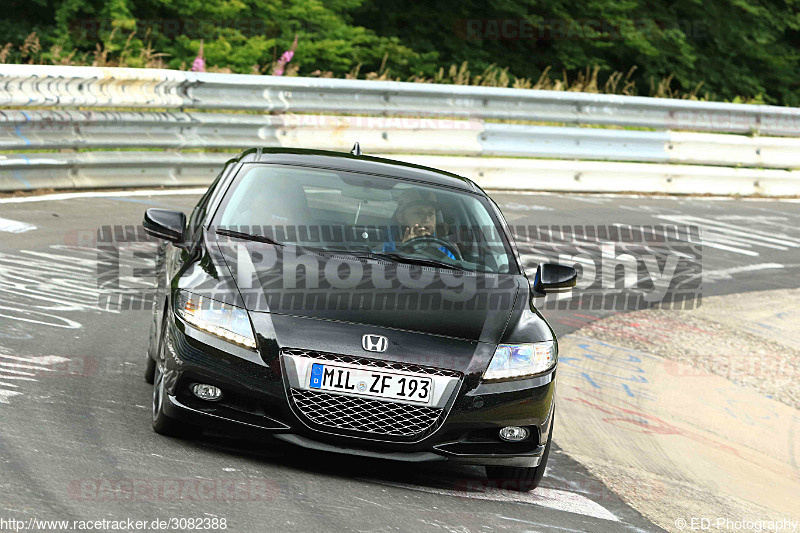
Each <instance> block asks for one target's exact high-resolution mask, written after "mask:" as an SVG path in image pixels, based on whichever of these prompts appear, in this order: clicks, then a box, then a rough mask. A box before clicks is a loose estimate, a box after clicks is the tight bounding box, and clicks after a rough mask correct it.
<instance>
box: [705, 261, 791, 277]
mask: <svg viewBox="0 0 800 533" xmlns="http://www.w3.org/2000/svg"><path fill="white" fill-rule="evenodd" d="M795 266H798V265H781V264H779V263H760V264H757V265H743V266H738V267H732V268H722V269H719V270H706V271H704V272H703V273H702V276H703V281H719V280H722V279H731V278H733V275H734V274H741V273H742V272H755V271H757V270H777V269H783V268H793V267H795Z"/></svg>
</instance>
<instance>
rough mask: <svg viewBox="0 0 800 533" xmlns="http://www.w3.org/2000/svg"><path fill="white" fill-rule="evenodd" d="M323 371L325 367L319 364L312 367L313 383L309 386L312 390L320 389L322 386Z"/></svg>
mask: <svg viewBox="0 0 800 533" xmlns="http://www.w3.org/2000/svg"><path fill="white" fill-rule="evenodd" d="M322 369H323V365H320V364H318V363H314V364H312V365H311V382H310V383H309V384H308V386H309V387H311V388H312V389H318V388H320V387H321V386H322Z"/></svg>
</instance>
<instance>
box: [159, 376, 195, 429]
mask: <svg viewBox="0 0 800 533" xmlns="http://www.w3.org/2000/svg"><path fill="white" fill-rule="evenodd" d="M154 363H155V362H154ZM165 401H167V392H166V387H165V384H164V373H163V372H162V371H161V365H159V364H157V363H155V369H154V371H153V431H155V432H156V433H158V434H160V435H166V436H168V437H181V438H183V437H191V436H193V435H195V434H196V433H197V428H195V427H194V426H190V425H188V424H186V423H184V422H181V421H180V420H175V419H174V418H170V417H168V416H167V415H165V414H164V402H165Z"/></svg>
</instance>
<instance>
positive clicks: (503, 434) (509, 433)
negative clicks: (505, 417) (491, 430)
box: [500, 426, 530, 442]
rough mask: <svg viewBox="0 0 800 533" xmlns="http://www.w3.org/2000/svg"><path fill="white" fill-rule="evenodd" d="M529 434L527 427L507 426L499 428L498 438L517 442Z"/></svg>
mask: <svg viewBox="0 0 800 533" xmlns="http://www.w3.org/2000/svg"><path fill="white" fill-rule="evenodd" d="M528 435H530V431H528V429H527V428H521V427H517V426H508V427H504V428H503V429H501V430H500V438H501V439H503V440H507V441H509V442H519V441H521V440H525V439H527V438H528Z"/></svg>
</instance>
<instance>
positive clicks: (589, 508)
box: [372, 480, 619, 522]
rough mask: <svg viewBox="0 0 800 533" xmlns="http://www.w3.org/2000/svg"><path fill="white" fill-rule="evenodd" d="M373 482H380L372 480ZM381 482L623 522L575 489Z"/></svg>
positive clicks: (417, 489) (436, 492)
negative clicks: (528, 489) (465, 488)
mask: <svg viewBox="0 0 800 533" xmlns="http://www.w3.org/2000/svg"><path fill="white" fill-rule="evenodd" d="M372 481H373V482H377V481H375V480H372ZM378 483H381V484H386V485H391V486H395V487H401V488H405V489H410V490H416V491H420V492H427V493H430V494H441V495H446V496H457V497H459V498H474V499H476V500H490V501H498V502H517V503H529V504H533V505H540V506H542V507H547V508H549V509H555V510H557V511H565V512H568V513H576V514H581V515H584V516H591V517H593V518H600V519H602V520H609V521H612V522H619V518H617V516H616V515H614V514H613V513H612V512H611V511H609V510H608V509H606V508H605V507H603V506H602V505H600V504H599V503H597V502H593V501H592V500H590V499H589V498H587V497H585V496H582V495H581V494H578V493H575V492H568V491H565V490H557V489H549V488H546V487H539V488H537V489H536V490H534V491H531V492H526V493H523V492H517V491H514V490H501V489H497V488H492V487H487V488H486V489H485V490H483V491H461V490H452V489H442V488H434V487H425V486H421V485H412V484H408V483H398V482H378Z"/></svg>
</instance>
